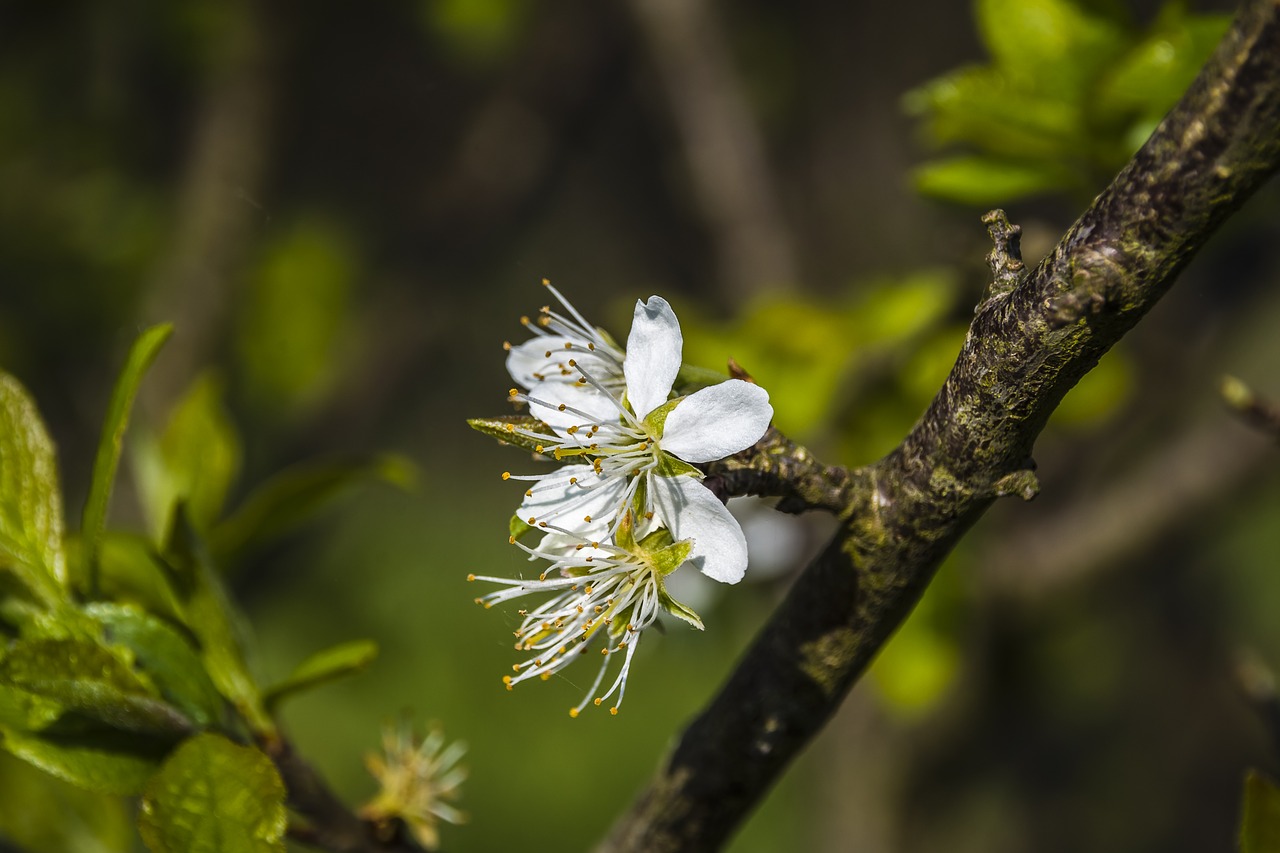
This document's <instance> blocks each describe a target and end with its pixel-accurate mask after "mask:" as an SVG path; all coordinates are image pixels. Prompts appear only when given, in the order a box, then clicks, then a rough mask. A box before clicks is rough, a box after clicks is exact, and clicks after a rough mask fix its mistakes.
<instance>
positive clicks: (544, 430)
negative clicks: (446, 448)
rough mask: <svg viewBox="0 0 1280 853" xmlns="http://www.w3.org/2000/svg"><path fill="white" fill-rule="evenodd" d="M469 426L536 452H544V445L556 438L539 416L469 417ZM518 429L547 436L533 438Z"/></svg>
mask: <svg viewBox="0 0 1280 853" xmlns="http://www.w3.org/2000/svg"><path fill="white" fill-rule="evenodd" d="M467 426H469V427H471V428H472V429H473V430H475V431H476V432H482V433H484V434H485V435H487V436H489V437H490V438H496V439H497V440H498V441H500V442H502V443H503V444H514V445H515V446H516V447H523V448H524V449H525V450H531V451H533V452H534V453H542V452H543V451H542V446H543V445H544V444H545V443H546V442H547V441H549V440H553V439H554V438H555V434H554V433H553V432H552V431H551V427H549V426H547V425H546V424H544V423H543V422H542V421H540V420H538V419H537V418H531V417H529V416H528V415H503V416H501V417H496V418H467ZM516 430H524V431H525V432H532V433H538V434H540V435H542V436H545V438H533V437H530V436H528V435H521V434H520V433H518V432H516Z"/></svg>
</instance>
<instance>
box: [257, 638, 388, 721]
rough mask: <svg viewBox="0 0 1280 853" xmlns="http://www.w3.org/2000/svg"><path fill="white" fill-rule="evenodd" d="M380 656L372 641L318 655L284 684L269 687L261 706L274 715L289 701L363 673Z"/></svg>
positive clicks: (338, 646)
mask: <svg viewBox="0 0 1280 853" xmlns="http://www.w3.org/2000/svg"><path fill="white" fill-rule="evenodd" d="M377 656H378V644H377V643H375V642H373V641H372V640H353V641H351V642H349V643H342V644H340V645H337V646H333V647H331V648H328V649H324V650H323V651H319V652H316V653H315V654H314V655H312V656H311V657H309V658H307V659H306V660H304V661H303V662H302V663H300V664H298V666H297V668H296V669H295V670H294V671H293V672H292V673H291V674H290V675H289V677H288V678H286V679H285V680H284V681H282V682H280V683H279V684H274V685H272V686H271V687H269V688H268V689H267V691H266V692H265V693H264V694H263V699H262V702H263V704H264V705H266V707H267V710H268V711H274V710H275V709H276V708H277V707H279V705H280V702H281V701H282V700H283V699H285V698H286V697H289V696H292V695H294V694H296V693H301V692H302V691H303V690H309V689H311V688H312V687H318V686H319V685H321V684H325V683H327V682H330V681H334V680H336V679H339V678H342V677H343V676H346V675H353V674H355V673H357V672H360V671H361V670H363V669H365V668H366V667H368V666H369V664H371V663H373V659H374V658H376V657H377Z"/></svg>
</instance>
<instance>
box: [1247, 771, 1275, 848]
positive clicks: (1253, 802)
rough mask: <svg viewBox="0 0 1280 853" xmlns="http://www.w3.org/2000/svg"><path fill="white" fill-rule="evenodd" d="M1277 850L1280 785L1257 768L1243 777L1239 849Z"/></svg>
mask: <svg viewBox="0 0 1280 853" xmlns="http://www.w3.org/2000/svg"><path fill="white" fill-rule="evenodd" d="M1277 850H1280V788H1277V787H1276V786H1275V785H1274V784H1273V783H1272V782H1270V781H1269V780H1268V779H1267V778H1266V777H1265V776H1263V775H1262V774H1261V773H1259V772H1258V771H1256V770H1250V771H1249V772H1248V774H1246V775H1245V777H1244V809H1243V814H1242V815H1241V817H1240V853H1276V851H1277Z"/></svg>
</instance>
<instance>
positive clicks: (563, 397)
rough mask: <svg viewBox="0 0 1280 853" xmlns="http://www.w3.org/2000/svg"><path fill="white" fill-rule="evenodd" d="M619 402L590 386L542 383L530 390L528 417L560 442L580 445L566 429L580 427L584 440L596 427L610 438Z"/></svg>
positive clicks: (616, 421) (606, 437)
mask: <svg viewBox="0 0 1280 853" xmlns="http://www.w3.org/2000/svg"><path fill="white" fill-rule="evenodd" d="M619 411H620V410H619V407H618V403H617V402H616V401H615V400H613V399H612V398H610V397H609V395H608V394H605V393H603V392H601V391H597V390H596V389H595V388H592V387H591V386H590V385H585V386H580V385H573V384H570V383H567V382H543V383H541V384H540V385H537V386H535V387H534V388H532V389H531V390H530V391H529V414H531V415H533V416H534V417H535V418H537V419H538V420H540V421H542V422H543V423H544V424H546V425H547V426H549V427H551V428H552V429H553V430H555V432H556V435H558V436H560V437H561V438H562V439H569V440H571V441H570V443H579V442H578V441H577V440H576V438H575V436H574V433H570V432H569V430H570V429H571V428H573V427H575V426H576V427H579V436H580V437H581V438H586V437H587V435H588V433H587V432H586V430H588V429H589V428H590V427H591V426H593V425H599V426H600V428H601V429H603V430H605V431H606V433H609V435H607V436H605V437H604V438H603V439H602V440H608V439H609V438H610V437H611V435H612V432H613V431H614V425H615V424H617V423H618V414H619Z"/></svg>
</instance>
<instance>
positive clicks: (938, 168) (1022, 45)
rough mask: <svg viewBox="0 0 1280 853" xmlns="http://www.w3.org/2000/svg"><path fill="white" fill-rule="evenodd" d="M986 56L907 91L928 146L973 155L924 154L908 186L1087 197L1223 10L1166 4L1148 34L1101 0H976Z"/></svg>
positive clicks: (1137, 140) (1190, 66)
mask: <svg viewBox="0 0 1280 853" xmlns="http://www.w3.org/2000/svg"><path fill="white" fill-rule="evenodd" d="M975 8H976V13H977V19H978V26H979V32H980V34H981V37H982V40H983V43H984V44H985V45H986V47H987V50H988V52H989V53H990V55H991V59H992V61H991V63H990V64H989V65H985V66H981V67H974V66H970V67H965V68H960V69H957V70H955V71H953V72H951V73H949V74H946V75H944V76H942V77H939V78H937V79H935V80H932V81H930V82H928V83H926V84H925V85H923V86H921V87H920V88H918V89H916V90H914V91H912V92H910V93H908V94H907V96H906V98H905V100H904V104H905V106H906V108H907V110H908V112H910V113H912V114H914V115H916V116H919V117H920V118H922V119H923V120H924V122H925V128H926V130H927V135H928V137H929V139H930V140H931V141H932V142H933V143H934V144H935V145H939V146H945V145H951V144H959V145H962V146H964V147H966V148H969V149H971V150H974V151H976V152H977V153H976V154H974V155H973V156H959V157H949V158H944V159H941V160H935V161H932V162H929V163H925V164H924V165H922V166H921V167H919V168H918V169H917V170H916V172H915V173H914V175H913V181H914V184H915V187H916V189H917V190H918V191H919V192H921V193H924V194H926V195H930V196H933V197H936V198H941V199H947V200H950V201H957V202H961V203H965V204H984V205H985V204H997V203H1001V204H1007V203H1008V202H1010V201H1012V200H1014V199H1017V198H1021V197H1024V196H1029V195H1037V194H1042V193H1045V192H1050V191H1070V192H1074V193H1076V194H1079V195H1092V194H1093V193H1094V192H1095V191H1096V190H1097V187H1098V185H1099V183H1100V182H1101V181H1102V180H1105V179H1106V178H1109V177H1110V176H1111V175H1112V174H1114V172H1115V171H1116V170H1117V169H1118V168H1119V167H1120V166H1121V165H1123V163H1124V162H1125V160H1127V159H1128V157H1129V156H1130V155H1131V154H1132V153H1133V151H1135V150H1136V149H1137V148H1138V146H1139V145H1141V144H1142V142H1143V141H1144V140H1145V139H1146V137H1147V135H1148V134H1149V133H1150V132H1151V130H1152V129H1153V128H1154V127H1155V125H1156V123H1157V122H1158V121H1159V119H1160V117H1161V116H1163V115H1164V113H1165V112H1166V111H1167V110H1168V109H1169V108H1170V107H1171V106H1173V104H1174V103H1175V102H1176V100H1177V99H1178V97H1179V96H1180V95H1181V94H1182V92H1184V91H1185V90H1186V88H1187V86H1188V84H1190V82H1191V80H1192V78H1193V77H1194V76H1195V74H1196V72H1197V71H1198V70H1199V69H1200V66H1201V65H1203V64H1204V61H1205V60H1206V59H1207V58H1208V56H1209V54H1210V52H1211V51H1212V49H1213V47H1214V45H1215V44H1216V43H1217V41H1218V40H1219V39H1220V38H1221V37H1222V34H1223V33H1224V32H1225V31H1226V27H1227V24H1228V22H1229V18H1227V17H1225V16H1217V15H1212V16H1198V15H1191V14H1189V13H1187V12H1186V11H1185V8H1184V5H1183V4H1182V3H1181V2H1177V0H1174V2H1169V3H1167V4H1166V5H1165V7H1164V9H1163V10H1162V11H1161V13H1160V15H1159V16H1158V18H1157V19H1156V21H1155V22H1154V23H1153V25H1152V27H1151V29H1150V31H1149V32H1145V33H1142V32H1138V31H1137V30H1136V29H1135V28H1134V27H1133V25H1132V24H1131V23H1130V22H1129V21H1128V20H1126V18H1125V16H1123V15H1122V14H1120V13H1119V12H1118V11H1116V10H1115V9H1114V8H1112V7H1111V6H1110V5H1108V6H1106V7H1104V8H1100V7H1099V4H1086V3H1083V2H1080V0H976V4H975Z"/></svg>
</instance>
